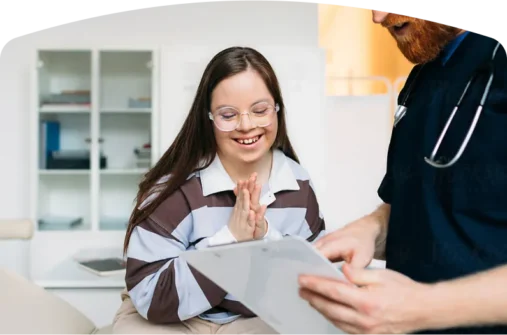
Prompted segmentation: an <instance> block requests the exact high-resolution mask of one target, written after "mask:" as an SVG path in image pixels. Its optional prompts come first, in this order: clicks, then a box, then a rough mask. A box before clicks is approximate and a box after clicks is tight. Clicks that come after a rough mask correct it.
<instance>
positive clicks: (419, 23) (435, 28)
mask: <svg viewBox="0 0 507 335" xmlns="http://www.w3.org/2000/svg"><path fill="white" fill-rule="evenodd" d="M402 23H406V24H407V26H406V31H405V33H404V34H401V35H398V34H396V28H395V26H396V25H399V24H402ZM382 26H384V27H386V28H387V29H388V31H389V33H390V34H391V35H392V36H393V37H394V38H395V40H396V42H397V44H398V48H399V49H400V51H401V52H402V53H403V55H404V56H405V57H406V58H407V59H408V60H409V61H410V62H412V63H414V64H421V63H427V62H429V61H432V60H434V59H435V58H436V57H437V56H438V54H439V53H440V52H441V51H442V49H443V48H444V47H445V45H446V44H447V43H449V42H450V41H451V40H452V39H454V38H455V37H456V36H457V35H458V34H459V32H460V31H461V29H459V28H455V27H450V26H446V25H443V24H439V23H435V22H431V21H425V20H421V19H416V18H413V17H408V16H403V15H397V14H388V16H387V17H386V19H385V20H384V21H383V22H382Z"/></svg>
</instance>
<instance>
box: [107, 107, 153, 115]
mask: <svg viewBox="0 0 507 335" xmlns="http://www.w3.org/2000/svg"><path fill="white" fill-rule="evenodd" d="M100 112H101V113H103V114H150V113H151V108H102V109H101V110H100Z"/></svg>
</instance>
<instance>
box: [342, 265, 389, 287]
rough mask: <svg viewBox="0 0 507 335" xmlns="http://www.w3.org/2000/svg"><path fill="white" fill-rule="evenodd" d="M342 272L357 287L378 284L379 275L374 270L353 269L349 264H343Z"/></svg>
mask: <svg viewBox="0 0 507 335" xmlns="http://www.w3.org/2000/svg"><path fill="white" fill-rule="evenodd" d="M342 272H343V274H344V275H345V277H346V278H347V279H348V280H349V281H350V282H351V283H353V284H355V285H357V286H367V285H372V284H377V283H379V282H380V278H379V273H378V271H376V270H369V269H365V268H364V267H361V268H360V267H353V266H352V265H350V264H343V266H342Z"/></svg>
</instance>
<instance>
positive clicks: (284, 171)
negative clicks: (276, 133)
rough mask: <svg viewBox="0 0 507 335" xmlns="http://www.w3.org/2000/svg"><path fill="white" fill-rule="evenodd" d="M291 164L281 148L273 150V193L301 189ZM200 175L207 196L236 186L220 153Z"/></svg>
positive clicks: (270, 185) (270, 179)
mask: <svg viewBox="0 0 507 335" xmlns="http://www.w3.org/2000/svg"><path fill="white" fill-rule="evenodd" d="M290 164H291V163H290V162H289V158H288V157H287V156H285V154H284V153H283V152H282V151H281V150H278V149H275V150H274V151H273V164H272V167H271V174H270V177H269V182H268V183H269V188H270V191H271V192H272V193H277V192H280V191H286V190H294V191H297V190H299V184H298V182H297V179H296V177H295V175H294V172H293V171H292V168H291V166H290ZM199 175H200V178H201V185H202V193H203V195H204V196H205V197H206V196H208V195H210V194H214V193H218V192H224V191H232V190H233V189H234V187H235V186H236V185H235V183H234V182H233V180H232V179H231V177H230V176H229V175H228V174H227V171H225V168H224V166H223V165H222V162H221V161H220V158H219V157H218V155H217V156H215V159H214V160H213V162H212V163H211V164H210V165H209V166H208V167H207V168H205V169H203V170H201V171H199Z"/></svg>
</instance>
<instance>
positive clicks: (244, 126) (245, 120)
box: [238, 113, 255, 131]
mask: <svg viewBox="0 0 507 335" xmlns="http://www.w3.org/2000/svg"><path fill="white" fill-rule="evenodd" d="M252 128H255V125H254V124H253V123H252V120H251V119H250V114H248V113H241V114H240V116H239V126H238V130H241V131H248V130H250V129H252Z"/></svg>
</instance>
